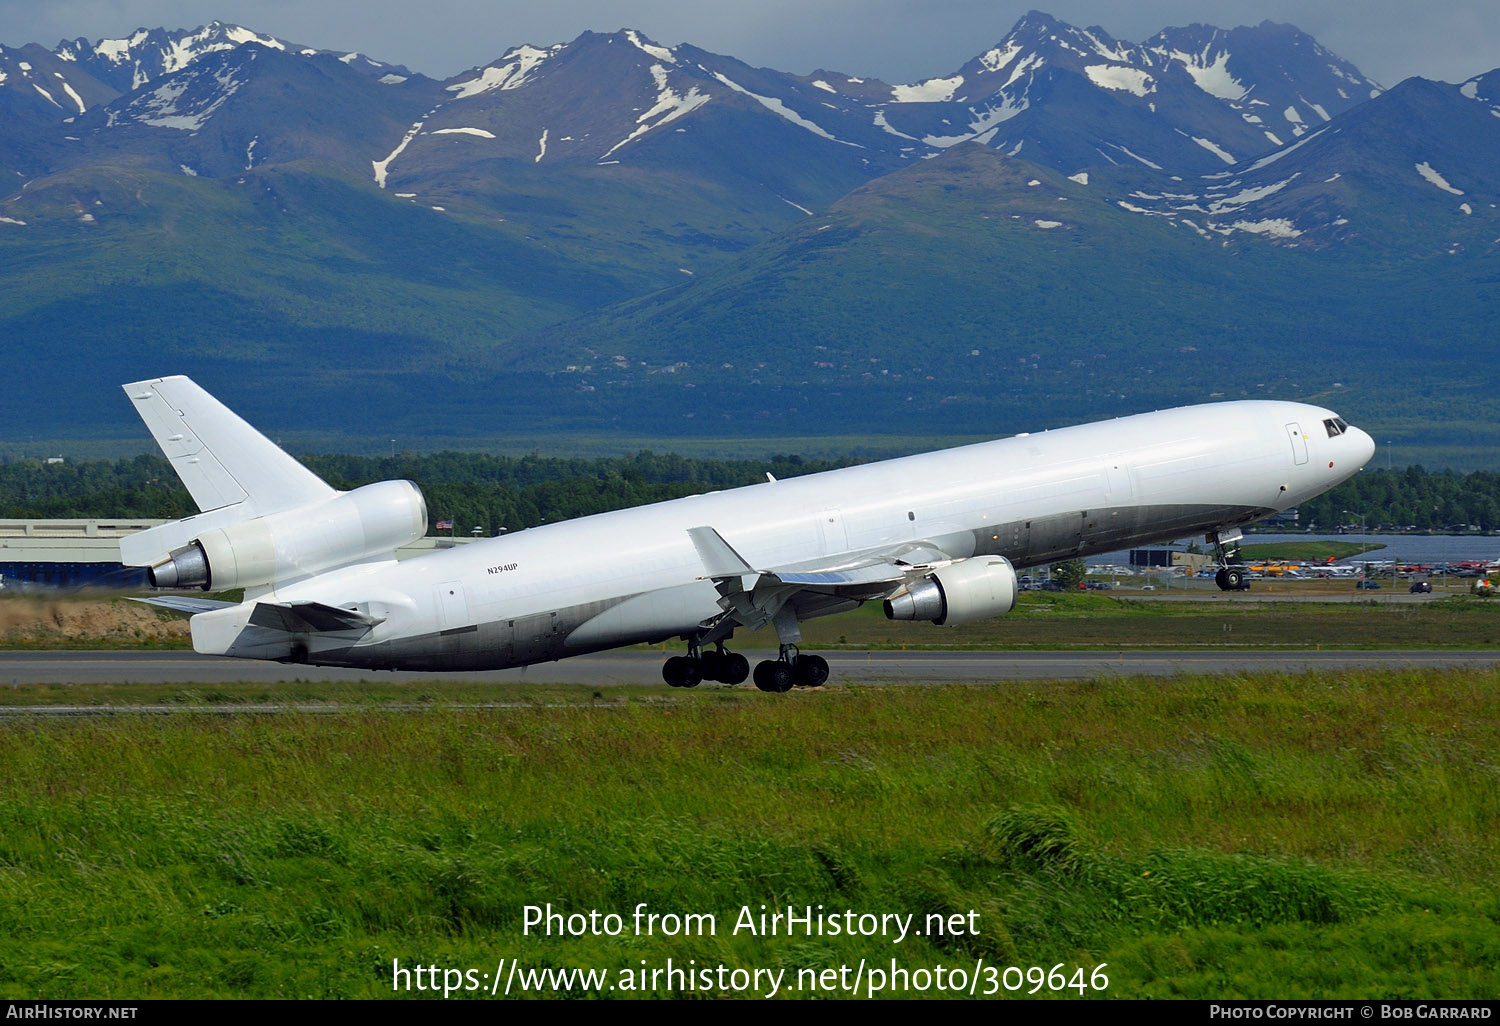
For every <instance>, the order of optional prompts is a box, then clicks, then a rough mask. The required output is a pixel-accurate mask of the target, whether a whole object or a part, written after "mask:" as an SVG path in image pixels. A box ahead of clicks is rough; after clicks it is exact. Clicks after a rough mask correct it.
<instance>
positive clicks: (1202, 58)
mask: <svg viewBox="0 0 1500 1026" xmlns="http://www.w3.org/2000/svg"><path fill="white" fill-rule="evenodd" d="M1209 45H1210V46H1212V44H1211V43H1210V44H1209ZM1208 49H1209V47H1204V48H1203V52H1202V53H1196V54H1193V53H1183V52H1182V51H1181V50H1172V51H1170V52H1167V51H1158V52H1160V53H1162V54H1163V56H1165V57H1168V58H1170V59H1171V60H1174V61H1176V62H1177V63H1179V64H1181V65H1182V70H1184V71H1186V72H1187V73H1188V75H1189V76H1190V77H1191V78H1192V80H1193V84H1194V85H1196V86H1197V87H1198V88H1199V89H1202V90H1203V91H1204V92H1205V93H1207V94H1208V95H1209V96H1212V97H1214V98H1216V99H1220V100H1229V101H1230V102H1234V101H1236V100H1243V99H1244V98H1245V95H1246V94H1247V93H1249V92H1250V90H1249V89H1247V88H1246V87H1245V86H1244V84H1243V83H1241V82H1240V81H1239V80H1238V79H1236V78H1235V77H1234V76H1233V75H1231V74H1230V73H1229V52H1228V51H1227V50H1221V51H1220V52H1219V53H1217V54H1215V55H1214V57H1213V59H1212V60H1210V59H1209V57H1208Z"/></svg>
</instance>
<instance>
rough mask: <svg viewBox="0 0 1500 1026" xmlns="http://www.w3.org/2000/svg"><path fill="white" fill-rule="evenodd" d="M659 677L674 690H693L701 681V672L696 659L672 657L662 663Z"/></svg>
mask: <svg viewBox="0 0 1500 1026" xmlns="http://www.w3.org/2000/svg"><path fill="white" fill-rule="evenodd" d="M661 677H662V680H664V681H666V682H667V683H668V684H670V685H671V686H672V687H674V688H695V687H697V686H698V685H699V683H701V682H702V680H703V670H702V669H701V668H700V667H699V665H698V661H697V660H696V659H689V658H688V657H687V656H673V657H672V658H671V659H668V660H667V661H666V662H665V663H662V667H661Z"/></svg>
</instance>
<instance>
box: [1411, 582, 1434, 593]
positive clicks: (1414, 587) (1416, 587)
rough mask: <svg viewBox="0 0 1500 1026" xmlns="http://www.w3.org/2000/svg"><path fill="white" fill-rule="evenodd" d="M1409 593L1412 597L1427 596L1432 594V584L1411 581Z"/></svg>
mask: <svg viewBox="0 0 1500 1026" xmlns="http://www.w3.org/2000/svg"><path fill="white" fill-rule="evenodd" d="M1410 591H1411V593H1412V594H1413V595H1429V594H1431V593H1432V582H1431V581H1412V582H1411V588H1410Z"/></svg>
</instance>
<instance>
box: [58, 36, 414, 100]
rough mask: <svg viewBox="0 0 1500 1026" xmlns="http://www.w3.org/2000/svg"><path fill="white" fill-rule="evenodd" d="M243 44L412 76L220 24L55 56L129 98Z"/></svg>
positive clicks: (104, 42)
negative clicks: (328, 56) (327, 56)
mask: <svg viewBox="0 0 1500 1026" xmlns="http://www.w3.org/2000/svg"><path fill="white" fill-rule="evenodd" d="M247 43H255V44H257V45H259V46H264V47H268V48H269V49H272V50H281V51H283V52H286V53H293V54H298V55H300V56H303V57H312V56H316V55H318V54H329V53H331V54H333V55H334V56H337V57H338V58H339V59H340V60H342V61H343V62H344V63H346V64H348V65H349V66H350V67H352V68H355V69H356V70H358V71H360V72H362V73H364V74H367V75H372V76H375V77H377V78H379V77H385V76H390V77H392V78H407V77H410V75H411V72H409V71H407V70H406V69H405V68H402V67H399V66H396V65H391V64H382V63H381V62H379V61H375V60H372V59H370V58H369V57H366V56H364V55H363V54H358V53H341V52H336V51H329V50H317V49H314V48H312V47H309V46H301V45H299V44H297V43H290V42H287V41H286V40H284V39H278V38H277V37H275V36H270V35H263V34H262V33H259V32H255V31H252V30H251V29H247V28H242V27H241V26H239V25H228V24H225V23H224V22H221V21H213V22H209V23H208V24H207V25H202V26H199V27H198V28H196V29H191V30H185V29H178V30H175V31H167V30H166V29H159V28H158V29H144V28H143V29H137V30H136V31H135V32H134V33H132V34H131V35H129V36H127V37H126V38H124V39H100V40H98V41H97V42H93V43H90V42H89V41H88V40H87V39H73V40H64V41H63V42H61V43H59V44H58V46H57V49H56V50H55V53H56V54H57V56H58V58H59V59H61V60H64V61H68V62H71V63H74V64H76V65H77V66H78V67H79V68H80V69H82V70H83V71H84V72H86V73H87V74H89V75H92V76H93V77H94V78H96V79H98V80H99V81H100V82H103V83H105V84H107V85H108V86H110V87H111V88H113V89H114V90H115V91H116V93H128V92H131V91H133V90H135V89H139V88H140V87H141V86H143V85H146V84H147V83H149V82H152V81H154V80H156V79H158V78H161V77H162V76H163V75H170V74H172V73H173V72H176V71H181V70H183V69H184V68H186V67H187V66H188V65H189V64H191V63H193V61H195V60H197V59H198V58H200V57H202V56H204V55H205V54H210V53H218V52H220V51H223V50H235V49H238V48H240V47H242V46H244V45H246V44H247Z"/></svg>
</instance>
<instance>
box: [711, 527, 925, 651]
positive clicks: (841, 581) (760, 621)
mask: <svg viewBox="0 0 1500 1026" xmlns="http://www.w3.org/2000/svg"><path fill="white" fill-rule="evenodd" d="M688 537H690V538H691V539H692V540H693V547H694V548H696V549H697V550H698V558H699V559H701V560H702V561H703V570H704V575H703V579H706V580H711V581H713V582H714V587H715V588H717V589H718V592H719V606H720V607H721V608H722V609H723V610H724V616H723V617H722V618H721V620H728V621H731V622H732V623H733V624H737V625H739V626H742V627H746V628H749V629H750V630H757V629H759V628H761V627H764V626H765V625H766V624H768V623H770V622H771V621H772V620H773V619H775V617H776V615H777V613H779V612H780V611H781V609H782V607H783V606H786V605H787V604H788V603H789V602H797V601H799V600H801V599H802V598H804V597H813V598H816V599H819V600H822V601H825V602H826V601H828V600H835V601H854V602H861V601H865V600H867V599H872V598H879V597H881V596H883V595H887V594H889V593H890V592H892V591H893V590H895V588H896V587H897V586H898V585H900V584H901V583H902V582H903V581H905V580H906V579H907V577H908V576H909V575H910V574H912V573H913V572H915V571H918V570H922V569H925V568H927V567H929V566H933V565H937V564H942V563H948V562H952V557H951V556H949V555H948V554H947V553H945V552H942V551H940V550H938V549H937V548H934V547H933V546H931V545H923V544H911V543H906V544H903V545H901V546H898V547H896V548H893V549H891V550H890V551H889V552H876V553H866V554H863V555H861V556H859V557H857V558H854V559H849V558H844V559H841V560H839V561H837V562H830V563H828V564H826V565H804V564H798V565H796V566H792V567H784V568H779V569H778V568H772V569H767V570H757V569H756V568H755V567H753V566H751V565H750V564H749V563H748V562H746V561H745V558H744V557H743V556H741V555H740V554H739V553H738V552H736V551H735V549H734V547H733V546H732V545H730V544H729V543H728V542H727V541H725V540H724V538H723V536H722V535H720V534H719V532H718V531H716V530H714V529H713V528H712V527H693V528H689V529H688Z"/></svg>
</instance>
